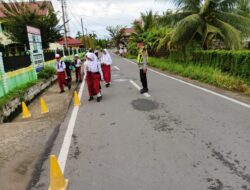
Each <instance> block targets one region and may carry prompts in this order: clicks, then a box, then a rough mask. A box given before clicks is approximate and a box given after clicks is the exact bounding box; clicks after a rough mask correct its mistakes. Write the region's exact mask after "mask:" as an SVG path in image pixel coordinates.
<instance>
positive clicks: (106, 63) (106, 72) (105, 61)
mask: <svg viewBox="0 0 250 190" xmlns="http://www.w3.org/2000/svg"><path fill="white" fill-rule="evenodd" d="M101 64H102V71H103V78H104V81H105V83H106V84H105V86H106V87H107V88H108V87H109V86H110V82H111V64H112V59H111V56H110V55H109V52H108V50H106V49H104V50H103V54H102V58H101Z"/></svg>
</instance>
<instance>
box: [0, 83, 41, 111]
mask: <svg viewBox="0 0 250 190" xmlns="http://www.w3.org/2000/svg"><path fill="white" fill-rule="evenodd" d="M37 83H38V81H32V82H28V83H26V84H24V85H22V86H20V87H18V88H15V89H14V90H12V91H10V92H8V94H6V95H5V96H3V97H1V98H0V109H1V108H2V107H3V106H4V105H5V104H6V103H8V102H9V101H10V100H12V99H13V98H15V97H19V98H20V99H21V100H22V98H23V96H24V94H25V92H26V90H27V89H28V88H30V87H32V86H34V85H35V84H37Z"/></svg>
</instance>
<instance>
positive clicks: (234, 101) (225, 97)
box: [123, 58, 250, 109]
mask: <svg viewBox="0 0 250 190" xmlns="http://www.w3.org/2000/svg"><path fill="white" fill-rule="evenodd" d="M123 59H124V60H126V61H128V62H130V63H133V64H136V63H135V62H133V61H130V60H128V59H125V58H123ZM148 70H149V71H151V72H154V73H156V74H158V75H161V76H164V77H167V78H169V79H172V80H175V81H178V82H180V83H183V84H186V85H188V86H191V87H193V88H196V89H199V90H202V91H204V92H207V93H210V94H213V95H215V96H218V97H220V98H223V99H226V100H228V101H230V102H233V103H236V104H238V105H241V106H243V107H246V108H249V109H250V104H247V103H244V102H241V101H239V100H236V99H233V98H230V97H228V96H225V95H222V94H219V93H217V92H214V91H212V90H208V89H206V88H203V87H200V86H197V85H194V84H191V83H189V82H186V81H183V80H180V79H177V78H175V77H171V76H168V75H166V74H163V73H161V72H158V71H155V70H153V69H148Z"/></svg>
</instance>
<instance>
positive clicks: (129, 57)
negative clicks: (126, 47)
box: [125, 54, 137, 59]
mask: <svg viewBox="0 0 250 190" xmlns="http://www.w3.org/2000/svg"><path fill="white" fill-rule="evenodd" d="M125 58H128V59H136V58H137V56H135V55H130V54H127V55H125Z"/></svg>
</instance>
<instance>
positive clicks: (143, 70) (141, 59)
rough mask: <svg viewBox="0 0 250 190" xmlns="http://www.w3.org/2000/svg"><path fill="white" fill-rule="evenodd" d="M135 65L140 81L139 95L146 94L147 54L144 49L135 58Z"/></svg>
mask: <svg viewBox="0 0 250 190" xmlns="http://www.w3.org/2000/svg"><path fill="white" fill-rule="evenodd" d="M137 63H138V66H139V70H140V79H141V83H142V87H143V88H142V89H141V90H140V93H141V94H143V93H146V92H148V81H147V63H148V52H147V50H146V48H145V47H144V48H143V49H142V50H141V51H140V52H139V54H138V57H137Z"/></svg>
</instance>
